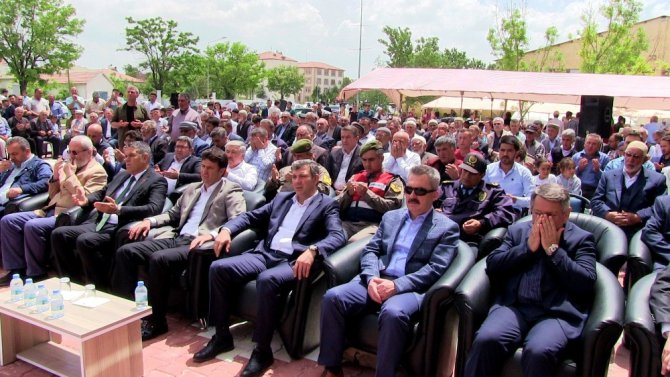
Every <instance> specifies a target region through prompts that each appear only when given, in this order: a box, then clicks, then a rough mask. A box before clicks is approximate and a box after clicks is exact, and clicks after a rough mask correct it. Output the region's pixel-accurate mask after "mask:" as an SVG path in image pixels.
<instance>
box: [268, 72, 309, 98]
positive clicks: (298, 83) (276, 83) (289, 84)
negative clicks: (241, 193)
mask: <svg viewBox="0 0 670 377" xmlns="http://www.w3.org/2000/svg"><path fill="white" fill-rule="evenodd" d="M267 78H268V89H270V90H272V91H275V92H279V95H280V96H281V99H284V95H288V94H295V93H298V92H299V91H300V90H301V89H302V87H303V86H304V85H305V76H303V75H302V73H300V71H299V70H298V68H297V67H291V66H287V65H285V66H279V67H276V68H272V69H270V70H268V71H267Z"/></svg>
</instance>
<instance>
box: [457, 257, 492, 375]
mask: <svg viewBox="0 0 670 377" xmlns="http://www.w3.org/2000/svg"><path fill="white" fill-rule="evenodd" d="M491 295H492V292H491V281H490V280H489V277H488V275H487V274H486V259H482V260H480V261H479V262H477V263H476V264H475V265H474V266H473V267H472V269H470V271H469V272H468V274H467V275H466V276H465V278H463V281H461V283H460V284H459V285H458V287H457V288H456V292H454V305H455V307H456V311H457V312H458V317H459V318H458V321H459V322H458V346H457V347H458V348H457V349H458V355H457V357H456V375H457V376H462V375H463V373H464V371H465V360H466V358H467V354H468V352H469V351H470V347H472V342H473V341H474V339H475V332H476V331H477V329H478V328H479V326H480V325H481V323H482V322H483V321H484V319H485V318H486V315H487V313H488V310H489V307H490V303H491Z"/></svg>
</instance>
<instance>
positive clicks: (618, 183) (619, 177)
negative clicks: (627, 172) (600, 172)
mask: <svg viewBox="0 0 670 377" xmlns="http://www.w3.org/2000/svg"><path fill="white" fill-rule="evenodd" d="M614 182H615V185H614V187H615V189H614V195H615V197H616V203H621V191H622V190H623V187H624V186H623V185H625V184H626V181H625V180H624V179H623V170H622V171H617V172H616V174H614ZM617 210H618V209H617Z"/></svg>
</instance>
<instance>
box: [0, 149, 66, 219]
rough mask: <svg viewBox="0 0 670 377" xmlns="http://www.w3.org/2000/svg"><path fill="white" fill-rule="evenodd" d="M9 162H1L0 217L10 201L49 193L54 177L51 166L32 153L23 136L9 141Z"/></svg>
mask: <svg viewBox="0 0 670 377" xmlns="http://www.w3.org/2000/svg"><path fill="white" fill-rule="evenodd" d="M6 145H7V154H9V161H2V162H0V172H1V173H0V217H2V215H3V214H4V213H5V205H6V204H7V202H9V201H10V200H14V199H21V198H24V197H26V196H32V195H37V194H40V193H43V192H47V189H48V188H49V179H50V178H51V176H52V175H53V171H52V170H51V166H50V165H49V164H48V163H47V162H46V161H44V160H42V159H41V158H39V157H37V156H36V155H34V154H32V153H31V152H30V143H28V140H26V139H25V138H23V137H21V136H15V137H11V138H9V139H7V144H6Z"/></svg>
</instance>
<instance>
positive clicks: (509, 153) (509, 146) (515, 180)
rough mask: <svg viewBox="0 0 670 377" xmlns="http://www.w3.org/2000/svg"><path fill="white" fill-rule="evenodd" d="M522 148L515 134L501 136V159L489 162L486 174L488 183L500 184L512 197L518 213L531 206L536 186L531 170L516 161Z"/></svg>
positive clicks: (485, 177)
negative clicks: (531, 198)
mask: <svg viewBox="0 0 670 377" xmlns="http://www.w3.org/2000/svg"><path fill="white" fill-rule="evenodd" d="M520 149H521V142H520V141H519V140H518V139H517V138H516V137H515V136H512V135H505V136H503V137H502V138H500V150H499V151H498V156H499V158H500V161H498V162H494V163H492V164H489V166H487V167H486V174H485V175H484V181H485V182H486V183H488V184H492V185H500V187H502V189H503V190H505V193H507V195H509V196H510V197H511V198H512V201H513V202H514V208H515V209H516V211H517V215H519V214H520V213H521V211H522V209H523V208H528V207H529V205H530V194H531V193H532V192H533V190H534V188H535V185H534V184H533V175H532V174H531V172H530V170H528V168H526V167H525V166H523V165H521V164H519V163H517V162H515V161H514V158H515V157H516V155H517V153H519V150H520Z"/></svg>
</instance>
